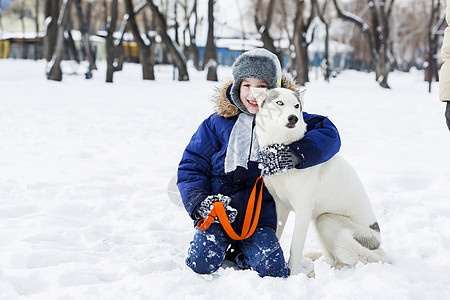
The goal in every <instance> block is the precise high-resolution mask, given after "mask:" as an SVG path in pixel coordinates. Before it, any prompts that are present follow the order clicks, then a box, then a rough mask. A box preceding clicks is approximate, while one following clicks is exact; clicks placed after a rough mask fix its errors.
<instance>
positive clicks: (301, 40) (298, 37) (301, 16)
mask: <svg viewBox="0 0 450 300" xmlns="http://www.w3.org/2000/svg"><path fill="white" fill-rule="evenodd" d="M305 2H306V1H304V0H299V1H297V6H296V13H295V19H294V35H293V40H294V49H295V60H294V70H295V71H296V73H297V80H298V81H299V83H300V84H302V85H304V84H305V83H306V82H308V81H309V74H308V73H309V72H308V71H309V60H308V46H309V45H310V44H311V42H312V41H313V39H314V31H313V34H312V37H311V39H310V40H309V41H308V39H307V32H308V30H309V27H310V25H311V22H312V20H313V18H314V11H313V7H312V5H311V6H310V10H309V16H308V14H307V8H306V3H305Z"/></svg>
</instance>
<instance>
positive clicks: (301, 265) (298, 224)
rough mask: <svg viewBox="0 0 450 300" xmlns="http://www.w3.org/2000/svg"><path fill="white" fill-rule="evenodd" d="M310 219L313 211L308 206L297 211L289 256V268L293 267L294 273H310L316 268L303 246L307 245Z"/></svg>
mask: <svg viewBox="0 0 450 300" xmlns="http://www.w3.org/2000/svg"><path fill="white" fill-rule="evenodd" d="M310 220H311V211H310V210H308V209H307V208H305V207H303V208H302V211H297V210H296V211H295V227H294V234H293V237H292V242H291V251H290V256H289V268H290V269H291V274H292V275H296V274H298V273H300V272H301V273H304V274H310V273H311V272H312V271H313V270H314V263H312V262H311V261H310V260H309V259H306V258H305V257H304V256H303V248H304V246H305V240H306V234H307V232H308V226H309V222H310Z"/></svg>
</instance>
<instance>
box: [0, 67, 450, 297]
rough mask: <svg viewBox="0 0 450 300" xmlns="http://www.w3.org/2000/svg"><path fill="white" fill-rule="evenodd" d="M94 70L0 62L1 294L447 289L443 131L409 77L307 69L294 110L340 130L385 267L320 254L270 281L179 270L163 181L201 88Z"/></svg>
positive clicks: (175, 226)
mask: <svg viewBox="0 0 450 300" xmlns="http://www.w3.org/2000/svg"><path fill="white" fill-rule="evenodd" d="M99 67H100V69H101V71H99V72H96V73H95V74H94V79H92V80H90V81H88V80H85V79H83V78H82V77H81V76H74V75H69V74H67V72H69V73H70V72H71V71H72V69H74V67H73V66H72V65H71V64H69V65H66V66H65V72H66V74H65V75H64V78H63V81H62V82H51V81H47V80H46V79H45V76H44V70H45V63H44V62H43V61H38V62H34V61H20V60H0V299H211V298H219V299H242V298H244V297H245V298H249V299H256V298H258V299H274V298H278V299H287V298H288V297H292V298H294V299H450V190H449V189H450V185H449V183H450V133H449V131H448V129H447V128H446V125H445V120H444V116H443V113H444V104H443V103H440V102H439V100H438V95H437V90H438V86H437V84H434V85H433V92H432V93H431V94H429V93H428V91H427V90H428V87H427V84H426V83H425V82H424V81H423V73H422V72H412V73H409V74H406V73H394V74H392V75H391V77H390V80H389V81H390V85H391V86H392V89H391V90H384V89H381V88H380V87H378V85H377V84H376V83H375V82H374V79H373V76H374V75H373V74H367V73H358V72H354V71H346V72H344V73H343V74H341V75H340V76H339V77H337V78H335V79H333V80H332V81H331V83H325V82H323V81H322V80H320V79H318V80H317V79H315V75H314V73H312V74H311V76H312V82H311V83H310V84H308V85H307V89H308V90H307V94H306V96H305V101H306V109H305V110H306V111H308V112H311V113H319V114H323V115H328V116H330V118H331V119H332V121H333V122H334V123H335V124H336V126H337V127H338V129H339V130H340V133H341V138H342V149H341V154H342V155H343V156H344V157H345V158H346V159H347V160H348V161H350V162H351V163H352V164H353V166H354V167H355V168H356V170H357V171H358V172H359V174H360V177H361V179H362V180H363V182H364V184H365V186H366V188H367V191H368V193H369V196H370V198H371V201H372V204H373V207H374V209H375V213H376V215H377V216H378V221H379V224H380V226H381V232H382V238H383V248H384V249H385V250H386V251H387V253H388V255H389V259H390V263H389V264H384V265H383V264H369V265H364V264H358V265H357V266H356V267H355V268H352V269H350V268H344V269H342V270H338V271H336V270H334V269H330V266H329V262H327V261H325V260H323V259H319V260H318V261H316V262H315V272H316V277H315V278H314V279H308V278H306V277H305V276H304V275H297V276H292V277H290V278H288V279H276V278H260V277H258V275H257V274H256V273H255V272H252V271H240V270H235V269H234V268H233V267H231V266H229V265H227V266H225V267H223V268H220V269H219V271H218V272H216V273H215V274H213V275H206V276H205V275H203V276H201V275H197V274H195V273H193V272H192V271H191V270H190V269H188V268H187V267H186V266H185V264H184V259H185V255H186V250H187V248H188V245H189V241H190V239H191V238H192V234H193V227H192V223H191V221H190V219H189V217H188V216H187V214H186V213H185V211H184V209H183V208H182V207H180V206H177V205H175V204H173V203H172V202H170V201H169V198H168V196H167V191H166V189H167V183H168V181H169V179H170V178H171V177H172V176H173V175H174V174H175V171H176V168H177V165H178V162H179V159H180V158H181V154H182V151H183V149H184V147H185V145H186V144H187V142H188V141H189V139H190V137H191V135H192V134H193V133H194V131H195V129H196V128H197V126H198V125H199V123H200V122H201V121H202V120H203V119H204V118H205V117H206V116H208V115H209V114H210V113H211V112H212V103H211V101H210V98H211V94H212V92H213V88H214V86H215V85H216V83H211V82H207V81H206V80H205V78H206V74H205V73H198V72H195V71H194V70H192V69H191V73H190V76H191V81H189V82H177V81H172V68H170V67H161V66H159V67H157V68H156V76H157V80H156V81H153V82H150V81H147V82H144V81H142V80H141V79H140V78H141V71H140V68H139V66H138V65H125V69H124V71H123V72H119V73H116V74H115V82H114V84H107V83H104V78H105V72H104V65H103V64H100V65H99ZM229 72H230V70H229V69H220V73H219V76H220V79H221V80H225V79H227V78H229V76H230V73H229ZM290 225H292V218H290ZM288 226H289V224H288ZM291 233H292V228H291V227H288V228H287V229H286V232H285V235H284V236H283V238H282V240H281V243H282V246H283V248H284V250H285V253H286V254H287V252H288V251H287V249H288V248H289V241H290V234H291ZM318 249H319V246H318V243H317V240H316V238H315V232H314V231H311V234H310V235H309V237H308V240H307V245H306V250H318Z"/></svg>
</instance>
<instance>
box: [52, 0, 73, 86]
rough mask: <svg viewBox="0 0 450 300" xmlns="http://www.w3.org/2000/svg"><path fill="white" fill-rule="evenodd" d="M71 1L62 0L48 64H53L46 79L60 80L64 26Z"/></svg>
mask: <svg viewBox="0 0 450 300" xmlns="http://www.w3.org/2000/svg"><path fill="white" fill-rule="evenodd" d="M72 2H73V0H64V3H63V5H62V7H61V12H60V15H59V18H58V36H57V41H56V49H55V53H54V54H53V58H52V61H51V62H50V64H52V63H53V64H52V67H51V68H50V71H49V72H48V74H47V79H49V80H56V81H61V80H62V71H61V61H62V59H63V55H64V28H65V26H66V23H67V20H68V17H69V11H70V5H71V4H72Z"/></svg>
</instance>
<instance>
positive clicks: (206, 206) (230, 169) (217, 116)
mask: <svg viewBox="0 0 450 300" xmlns="http://www.w3.org/2000/svg"><path fill="white" fill-rule="evenodd" d="M232 74H233V81H232V82H228V83H226V84H225V85H224V86H223V87H222V88H220V89H218V90H217V97H216V99H215V104H216V112H215V113H214V114H212V115H211V116H209V117H208V118H207V119H206V120H205V121H203V123H202V124H201V125H200V127H199V128H198V130H197V132H196V133H195V134H194V136H193V137H192V139H191V141H190V142H189V144H188V146H187V147H186V150H185V151H184V154H183V157H182V159H181V162H180V165H179V168H178V183H177V185H178V188H179V190H180V193H181V197H182V199H183V204H184V207H185V208H186V210H187V212H188V213H189V215H190V216H191V218H192V219H193V220H194V223H195V224H197V223H198V222H199V220H201V219H206V218H207V217H208V215H209V214H210V212H211V209H212V203H214V202H216V201H221V202H222V203H223V205H224V207H225V210H226V213H227V216H228V219H229V221H230V223H231V225H232V226H233V229H234V230H235V231H236V232H237V233H239V232H240V230H241V229H242V226H243V222H244V216H245V211H246V207H247V203H248V200H249V197H250V193H251V191H252V188H253V185H254V184H255V181H256V179H257V178H258V177H259V175H260V169H259V168H258V164H261V163H262V164H263V167H264V170H265V171H267V170H268V172H269V173H268V174H269V175H270V174H276V173H279V172H283V171H284V170H287V169H291V168H307V167H311V166H314V165H317V164H320V163H322V162H325V161H327V160H328V159H330V158H331V157H332V156H333V155H334V154H336V153H337V152H338V151H339V148H340V138H339V133H338V131H337V129H336V128H335V126H334V125H333V124H332V123H331V121H329V120H328V119H327V118H326V117H322V116H318V115H310V114H307V113H304V119H305V122H306V123H307V125H308V128H307V133H306V134H305V137H304V138H303V139H301V140H300V141H297V142H294V143H292V144H291V145H289V146H284V145H283V146H282V151H280V145H274V146H273V147H277V153H278V154H279V155H278V156H273V155H270V156H269V155H267V153H270V149H267V148H270V147H271V146H268V147H266V148H265V149H263V150H264V151H259V150H260V149H259V146H258V142H257V141H256V137H255V134H254V125H255V124H254V116H255V114H256V113H257V112H258V106H257V104H256V100H255V98H254V97H253V95H252V93H251V92H250V87H263V88H269V89H271V88H275V87H280V86H281V87H285V88H290V89H292V90H295V89H297V86H296V84H295V82H294V80H293V79H289V78H287V77H286V76H282V74H281V65H280V62H279V60H278V58H277V57H276V56H275V55H274V54H273V53H271V52H269V51H267V50H265V49H254V50H251V51H248V52H245V53H244V54H242V55H241V56H239V57H238V58H237V59H236V61H235V63H234V64H233V67H232ZM268 150H269V151H268ZM260 167H261V166H260ZM276 222H277V218H276V212H275V203H274V200H273V198H272V196H271V195H270V194H269V193H268V191H267V190H266V189H264V191H263V197H262V208H261V213H260V218H259V222H258V226H257V228H256V231H255V232H254V233H253V235H251V236H250V237H249V238H247V239H244V240H241V241H234V240H233V239H231V238H230V237H229V236H228V235H227V234H226V233H225V231H224V230H223V228H222V226H221V224H220V223H219V222H218V221H217V220H215V221H214V223H212V224H211V226H210V227H209V228H208V229H207V230H206V231H202V230H200V229H198V228H195V234H194V238H193V240H192V242H191V244H190V248H189V250H188V257H187V259H186V264H187V265H188V266H189V267H190V268H191V269H192V270H194V271H195V272H197V273H200V274H210V273H212V272H214V271H216V270H217V269H218V268H219V267H220V265H221V264H222V262H223V260H224V259H225V253H226V250H227V248H228V247H229V246H230V245H234V246H235V247H236V248H238V249H239V251H240V254H239V257H238V258H237V259H238V261H240V263H241V264H242V265H244V266H246V267H248V268H251V269H253V270H255V271H256V272H258V274H259V275H260V276H262V277H264V276H273V277H288V276H289V274H290V271H289V268H288V266H287V263H286V262H285V259H284V255H283V252H282V249H281V247H280V244H279V242H278V239H277V237H276V235H275V230H276Z"/></svg>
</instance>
